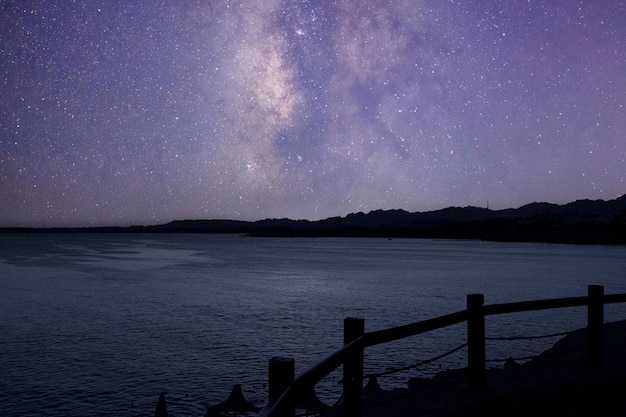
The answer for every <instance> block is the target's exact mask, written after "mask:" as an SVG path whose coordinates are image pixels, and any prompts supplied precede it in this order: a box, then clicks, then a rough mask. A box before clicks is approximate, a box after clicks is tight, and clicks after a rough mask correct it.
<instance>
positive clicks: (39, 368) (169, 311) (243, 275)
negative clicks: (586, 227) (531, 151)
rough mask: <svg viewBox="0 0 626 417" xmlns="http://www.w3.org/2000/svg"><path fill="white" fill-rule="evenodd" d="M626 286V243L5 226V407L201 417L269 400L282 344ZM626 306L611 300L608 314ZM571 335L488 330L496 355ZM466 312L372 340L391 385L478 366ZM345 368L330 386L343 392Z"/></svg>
mask: <svg viewBox="0 0 626 417" xmlns="http://www.w3.org/2000/svg"><path fill="white" fill-rule="evenodd" d="M589 284H600V285H604V286H605V293H607V294H610V293H625V292H626V246H602V245H598V246H586V245H557V244H536V243H498V242H482V241H464V240H422V239H373V238H372V239H370V238H252V237H245V236H240V235H215V234H163V235H159V234H64V233H58V234H55V233H42V234H0V369H1V374H2V376H1V377H0V410H2V414H3V415H5V416H128V417H132V416H152V415H154V411H155V407H156V404H157V400H158V398H159V394H160V393H161V392H165V395H166V399H167V404H168V412H169V415H170V416H173V417H176V416H203V415H204V413H205V412H206V409H207V407H212V406H214V405H216V404H218V403H220V402H221V401H224V400H225V399H226V398H227V397H228V395H229V394H230V391H231V389H232V387H233V386H234V385H235V384H240V385H241V388H242V391H243V394H244V396H245V397H246V399H247V400H248V401H250V402H252V403H254V404H256V405H258V406H262V405H263V404H265V403H266V401H267V379H268V378H267V373H268V361H269V359H270V358H272V357H276V356H278V357H288V358H293V359H294V360H295V366H296V375H297V374H299V373H301V372H304V371H306V370H307V369H309V368H310V367H311V366H313V365H315V364H316V363H318V362H319V361H321V360H322V359H324V358H325V357H326V356H328V355H329V354H331V353H333V352H334V351H335V350H337V349H338V348H340V347H341V344H342V340H343V321H344V318H346V317H358V318H362V319H364V321H365V330H366V331H373V330H380V329H385V328H388V327H393V326H399V325H403V324H408V323H412V322H416V321H420V320H425V319H429V318H433V317H437V316H439V315H443V314H448V313H452V312H455V311H459V310H463V309H464V308H465V306H466V297H467V295H468V294H474V293H482V294H484V297H485V304H494V303H505V302H513V301H524V300H533V299H546V298H558V297H569V296H583V295H586V293H587V286H588V285H589ZM622 319H626V305H621V304H620V305H618V304H613V305H607V306H605V320H606V321H614V320H622ZM585 325H586V310H585V308H584V307H578V308H565V309H558V310H546V311H541V312H527V313H517V314H510V315H503V316H489V317H487V321H486V332H487V336H488V337H513V336H536V335H547V334H553V333H559V332H566V331H571V330H575V329H577V328H580V327H584V326H585ZM556 340H558V338H556V339H555V338H546V339H537V340H527V341H526V340H523V341H489V342H488V344H487V359H488V360H489V362H488V366H489V367H498V366H502V363H503V361H504V360H506V359H508V358H509V357H513V358H521V359H519V360H520V361H523V360H526V359H524V358H528V357H530V356H533V355H536V354H538V353H540V352H542V351H543V350H545V349H546V348H547V347H549V346H550V345H552V344H553V343H554V342H556ZM465 341H466V327H465V324H459V325H455V326H451V327H448V328H445V329H440V330H437V331H433V332H430V333H426V334H422V335H418V336H413V337H410V338H407V339H403V340H401V341H396V342H391V343H387V344H383V345H378V346H375V347H371V348H367V349H366V351H365V373H366V374H368V375H369V374H375V373H381V372H386V371H395V370H398V369H404V370H403V371H399V372H391V373H389V374H387V375H384V376H381V377H379V379H378V382H379V384H380V386H381V387H382V388H383V389H393V388H400V387H406V386H407V381H408V380H409V378H416V377H421V378H427V377H430V376H433V375H434V374H436V373H437V372H439V371H442V370H446V369H454V368H462V367H464V366H466V361H467V358H466V353H467V352H466V349H459V350H458V351H457V352H455V353H454V354H451V355H449V356H446V357H445V358H444V359H442V360H439V361H435V362H432V363H430V364H428V365H425V366H418V365H419V364H420V363H422V362H424V361H427V360H429V359H431V358H433V357H435V356H438V355H440V354H442V353H445V352H448V351H451V350H454V349H456V348H457V347H459V346H460V345H462V344H463V343H465ZM340 380H341V372H340V370H339V371H336V372H333V373H331V374H330V375H329V376H328V377H327V378H326V379H324V380H323V381H321V382H320V383H319V384H318V385H317V386H316V392H317V394H318V396H319V398H320V399H321V400H322V401H324V402H325V403H327V404H332V403H333V401H334V400H335V399H336V398H337V397H338V396H339V394H340V390H341V388H340V387H341V385H340Z"/></svg>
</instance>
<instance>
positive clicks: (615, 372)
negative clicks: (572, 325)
mask: <svg viewBox="0 0 626 417" xmlns="http://www.w3.org/2000/svg"><path fill="white" fill-rule="evenodd" d="M586 343H587V331H586V329H580V330H577V331H575V332H572V333H570V334H569V335H567V336H565V337H564V338H562V339H561V340H559V341H558V342H557V343H555V344H554V345H553V346H552V347H551V348H550V349H548V350H546V351H545V352H543V353H541V354H540V355H539V356H538V357H536V358H534V359H532V360H530V361H528V362H526V363H524V364H516V363H513V362H511V363H508V364H507V365H506V366H505V367H504V368H494V369H489V370H488V371H487V387H486V389H485V390H483V391H474V392H473V391H470V390H469V388H468V386H467V374H466V370H464V369H461V370H450V371H443V372H441V373H439V374H438V375H436V376H435V377H433V378H431V379H415V380H412V381H410V383H409V387H408V388H406V389H396V390H393V391H382V390H381V391H376V392H371V393H369V394H368V396H367V397H366V401H365V404H364V405H365V407H364V415H365V416H371V417H374V416H383V415H384V416H389V417H404V416H454V417H456V416H458V417H460V416H468V415H479V416H486V417H490V416H494V417H495V416H504V415H505V416H531V415H532V416H551V417H554V416H568V417H576V416H592V415H593V416H622V415H624V414H626V395H625V394H626V320H625V321H620V322H613V323H607V324H605V326H604V346H605V347H604V362H603V366H602V368H601V369H594V368H591V367H589V366H588V365H587V353H586Z"/></svg>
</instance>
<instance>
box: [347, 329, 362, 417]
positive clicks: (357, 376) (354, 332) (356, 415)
mask: <svg viewBox="0 0 626 417" xmlns="http://www.w3.org/2000/svg"><path fill="white" fill-rule="evenodd" d="M364 333H365V320H363V319H360V318H355V317H346V318H345V319H344V321H343V343H344V344H348V343H350V342H353V341H355V340H356V339H358V338H359V337H361V336H363V334H364ZM343 396H344V409H345V410H346V411H347V412H348V415H350V416H351V417H361V416H362V415H363V348H360V349H358V350H357V351H356V352H355V353H354V355H351V356H350V358H348V359H346V361H345V362H344V364H343Z"/></svg>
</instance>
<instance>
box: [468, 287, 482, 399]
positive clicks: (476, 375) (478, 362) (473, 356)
mask: <svg viewBox="0 0 626 417" xmlns="http://www.w3.org/2000/svg"><path fill="white" fill-rule="evenodd" d="M484 302H485V297H484V296H483V294H468V295H467V370H468V374H469V375H468V379H469V380H468V385H469V389H470V390H473V391H481V390H484V389H485V388H486V386H487V383H486V371H485V366H486V362H487V361H486V353H485V314H484V313H483V304H484Z"/></svg>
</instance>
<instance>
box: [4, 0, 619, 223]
mask: <svg viewBox="0 0 626 417" xmlns="http://www.w3.org/2000/svg"><path fill="white" fill-rule="evenodd" d="M0 68H1V73H0V76H1V78H0V226H87V225H129V224H158V223H165V222H168V221H170V220H174V219H213V218H228V219H244V220H258V219H264V218H281V217H289V218H293V219H302V218H306V219H320V218H326V217H330V216H343V215H346V214H347V213H350V212H359V211H363V212H368V211H371V210H375V209H392V208H402V209H405V210H408V211H429V210H434V209H439V208H444V207H448V206H468V205H473V206H480V207H486V206H489V208H492V209H502V208H509V207H519V206H521V205H524V204H527V203H530V202H534V201H547V202H551V203H559V204H562V203H567V202H570V201H574V200H577V199H584V198H588V199H604V200H609V199H614V198H616V197H619V196H620V195H622V194H624V193H625V190H626V138H625V133H626V108H625V106H626V2H624V1H617V0H615V1H609V0H586V1H573V0H543V1H540V0H528V1H521V0H520V1H496V0H486V1H482V0H481V1H479V0H473V1H464V0H406V1H405V0H399V1H395V0H394V1H375V0H369V1H357V0H333V1H313V0H308V1H307V0H304V1H297V0H291V1H279V0H259V1H222V0H190V1H183V0H181V1H165V0H163V1H117V0H107V1H95V0H93V1H90V0H76V1H70V0H58V1H48V0H40V1H26V0H24V1H18V0H15V1H8V0H1V1H0Z"/></svg>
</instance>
